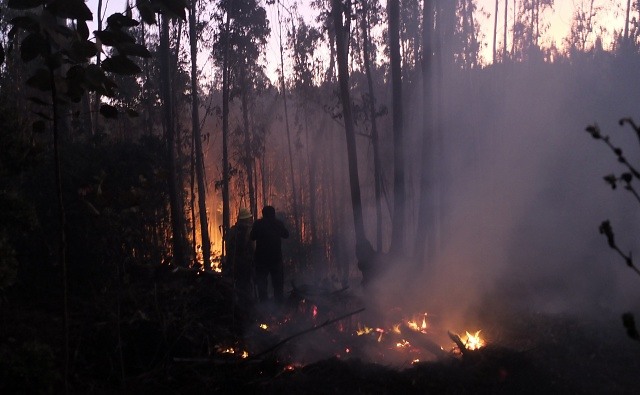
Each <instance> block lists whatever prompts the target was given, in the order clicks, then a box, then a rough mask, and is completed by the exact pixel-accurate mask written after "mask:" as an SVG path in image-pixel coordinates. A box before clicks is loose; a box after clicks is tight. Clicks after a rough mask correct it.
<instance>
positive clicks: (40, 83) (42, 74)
mask: <svg viewBox="0 0 640 395" xmlns="http://www.w3.org/2000/svg"><path fill="white" fill-rule="evenodd" d="M27 85H29V86H30V87H32V88H35V89H38V90H41V91H50V90H51V77H50V76H49V72H48V71H47V70H46V69H38V70H37V71H36V72H35V74H34V75H33V76H32V77H31V78H29V79H28V80H27Z"/></svg>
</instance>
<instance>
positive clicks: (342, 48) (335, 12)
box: [331, 0, 372, 274]
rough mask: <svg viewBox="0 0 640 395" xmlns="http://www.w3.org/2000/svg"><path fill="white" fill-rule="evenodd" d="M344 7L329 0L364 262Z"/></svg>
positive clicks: (367, 254)
mask: <svg viewBox="0 0 640 395" xmlns="http://www.w3.org/2000/svg"><path fill="white" fill-rule="evenodd" d="M347 7H349V4H348V3H347V4H345V3H343V1H342V0H332V7H331V12H332V17H333V26H334V28H335V33H336V36H335V37H336V59H337V63H338V82H339V88H340V101H341V103H342V116H343V119H344V128H345V134H346V142H347V159H348V164H349V186H350V190H351V209H352V212H353V223H354V229H355V236H356V254H357V256H358V260H359V261H363V260H364V261H366V260H368V259H371V258H372V247H371V243H370V242H369V241H368V240H367V238H366V235H365V231H364V220H363V215H362V197H361V194H360V177H359V175H358V158H357V152H356V138H355V127H354V122H353V113H352V109H351V99H350V94H349V66H348V56H349V47H348V46H347V38H346V34H348V32H349V30H347V29H345V28H344V23H343V19H344V18H345V15H349V11H348V10H347ZM360 263H362V262H360ZM363 274H364V273H363Z"/></svg>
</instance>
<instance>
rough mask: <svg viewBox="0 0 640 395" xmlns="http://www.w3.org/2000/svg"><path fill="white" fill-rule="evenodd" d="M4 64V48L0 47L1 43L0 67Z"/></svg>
mask: <svg viewBox="0 0 640 395" xmlns="http://www.w3.org/2000/svg"><path fill="white" fill-rule="evenodd" d="M3 63H4V48H3V47H2V43H0V66H2V64H3Z"/></svg>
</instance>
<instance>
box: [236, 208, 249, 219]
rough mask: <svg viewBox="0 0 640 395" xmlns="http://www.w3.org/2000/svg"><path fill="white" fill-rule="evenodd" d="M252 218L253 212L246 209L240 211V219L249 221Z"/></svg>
mask: <svg viewBox="0 0 640 395" xmlns="http://www.w3.org/2000/svg"><path fill="white" fill-rule="evenodd" d="M252 217H253V215H251V211H249V209H248V208H246V207H241V208H240V211H238V219H247V218H252Z"/></svg>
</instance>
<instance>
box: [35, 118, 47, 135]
mask: <svg viewBox="0 0 640 395" xmlns="http://www.w3.org/2000/svg"><path fill="white" fill-rule="evenodd" d="M32 127H33V133H38V134H40V133H44V131H45V123H44V121H43V120H42V119H39V120H37V121H35V122H34V123H33V125H32Z"/></svg>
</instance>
